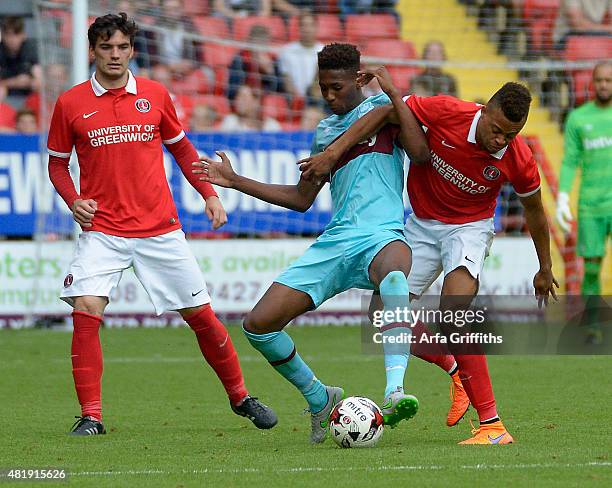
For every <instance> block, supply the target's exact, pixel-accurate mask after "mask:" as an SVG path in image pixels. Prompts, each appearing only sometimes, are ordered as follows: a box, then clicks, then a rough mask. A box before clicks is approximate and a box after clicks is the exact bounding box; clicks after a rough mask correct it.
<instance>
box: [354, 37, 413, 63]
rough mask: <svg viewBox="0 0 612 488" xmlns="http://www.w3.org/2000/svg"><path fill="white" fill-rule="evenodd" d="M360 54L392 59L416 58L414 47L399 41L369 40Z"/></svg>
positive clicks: (406, 42)
mask: <svg viewBox="0 0 612 488" xmlns="http://www.w3.org/2000/svg"><path fill="white" fill-rule="evenodd" d="M361 54H363V55H365V56H376V57H379V58H393V59H416V58H418V55H417V52H416V49H415V48H414V45H413V44H412V43H411V42H410V41H401V40H399V39H370V40H368V41H367V42H366V43H365V44H364V45H363V48H362V50H361Z"/></svg>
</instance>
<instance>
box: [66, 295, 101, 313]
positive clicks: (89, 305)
mask: <svg viewBox="0 0 612 488" xmlns="http://www.w3.org/2000/svg"><path fill="white" fill-rule="evenodd" d="M107 303H108V299H107V298H104V297H92V296H82V297H75V298H74V309H75V310H77V311H79V312H85V313H88V314H91V315H99V316H100V317H101V316H102V315H103V314H104V309H105V308H106V304H107Z"/></svg>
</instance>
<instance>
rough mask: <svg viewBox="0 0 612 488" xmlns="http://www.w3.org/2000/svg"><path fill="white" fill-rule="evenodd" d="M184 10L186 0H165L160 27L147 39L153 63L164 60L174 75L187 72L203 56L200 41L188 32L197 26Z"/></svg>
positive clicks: (150, 59) (189, 71) (183, 74)
mask: <svg viewBox="0 0 612 488" xmlns="http://www.w3.org/2000/svg"><path fill="white" fill-rule="evenodd" d="M183 11H184V10H183V0H162V11H161V15H160V19H159V21H158V23H157V27H159V28H160V29H161V31H160V30H157V29H156V30H155V31H154V32H152V33H151V39H150V42H147V49H148V53H147V54H148V57H149V62H150V64H151V65H152V64H160V63H161V64H165V65H167V66H168V67H169V68H170V70H171V71H172V73H173V74H174V75H175V76H186V75H188V74H189V73H191V72H192V71H193V70H194V69H195V68H196V66H198V65H199V64H202V63H203V60H204V56H203V51H202V46H201V44H200V43H199V42H196V41H193V40H191V39H189V38H188V37H187V36H186V34H187V33H190V32H196V28H195V26H194V25H193V23H192V22H191V20H190V19H189V18H188V17H185V16H184V15H183Z"/></svg>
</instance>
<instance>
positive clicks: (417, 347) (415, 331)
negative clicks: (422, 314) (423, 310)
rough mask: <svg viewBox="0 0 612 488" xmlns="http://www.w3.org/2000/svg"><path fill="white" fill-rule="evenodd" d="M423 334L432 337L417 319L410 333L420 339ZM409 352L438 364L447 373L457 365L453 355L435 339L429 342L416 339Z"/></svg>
mask: <svg viewBox="0 0 612 488" xmlns="http://www.w3.org/2000/svg"><path fill="white" fill-rule="evenodd" d="M423 334H425V335H427V336H429V337H433V334H432V333H431V331H430V330H429V329H428V328H427V326H426V325H425V324H424V323H423V322H421V321H420V320H419V321H418V322H417V323H416V324H414V326H413V327H412V335H413V336H414V337H416V338H418V339H420V338H421V337H422V335H423ZM410 353H411V354H413V355H414V356H416V357H418V358H420V359H422V360H424V361H427V362H428V363H433V364H436V365H438V366H439V367H440V368H442V369H443V370H444V371H446V372H447V373H449V374H450V373H452V372H454V371H453V370H455V369H456V366H457V363H456V362H455V356H453V355H452V354H451V353H450V352H449V351H448V349H447V348H446V347H444V345H443V344H439V343H437V342H435V341H430V342H429V343H425V342H423V341H417V343H415V344H413V345H412V346H411V348H410Z"/></svg>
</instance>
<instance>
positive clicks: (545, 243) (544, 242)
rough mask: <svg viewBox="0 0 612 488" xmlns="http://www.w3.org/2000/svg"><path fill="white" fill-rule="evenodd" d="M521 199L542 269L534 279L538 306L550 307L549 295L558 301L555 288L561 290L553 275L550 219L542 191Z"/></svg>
mask: <svg viewBox="0 0 612 488" xmlns="http://www.w3.org/2000/svg"><path fill="white" fill-rule="evenodd" d="M520 199H521V203H522V204H523V207H525V220H526V221H527V227H528V228H529V232H530V233H531V239H532V240H533V244H534V246H535V249H536V253H537V255H538V261H539V263H540V269H539V271H538V272H537V273H536V275H535V276H534V278H533V287H534V289H535V295H536V298H537V299H538V305H539V306H540V307H541V306H542V303H544V304H545V305H548V297H549V295H551V296H552V297H553V298H554V299H555V300H557V292H556V290H555V288H559V283H558V282H557V280H556V278H555V277H554V276H553V273H552V259H551V257H550V231H549V228H548V219H547V218H546V214H545V213H544V206H543V205H542V195H541V191H540V190H538V191H537V192H536V193H534V194H533V195H529V196H528V197H520Z"/></svg>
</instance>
